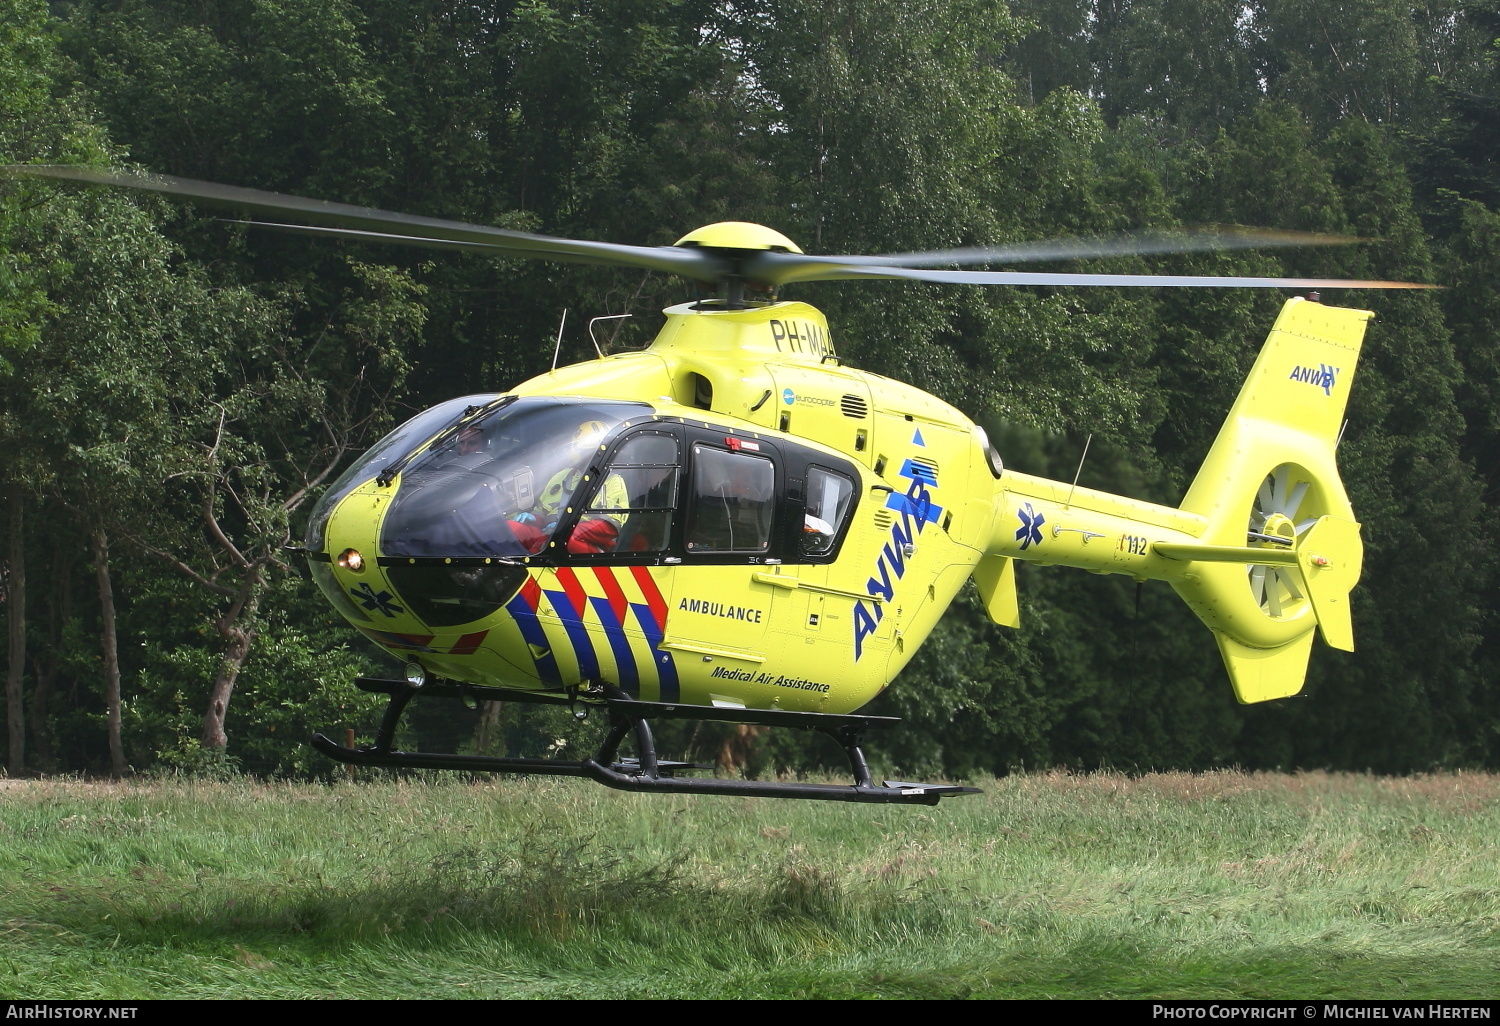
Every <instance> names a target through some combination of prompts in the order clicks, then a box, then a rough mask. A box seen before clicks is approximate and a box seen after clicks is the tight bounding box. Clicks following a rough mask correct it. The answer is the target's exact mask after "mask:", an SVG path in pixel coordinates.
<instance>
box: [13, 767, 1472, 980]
mask: <svg viewBox="0 0 1500 1026" xmlns="http://www.w3.org/2000/svg"><path fill="white" fill-rule="evenodd" d="M982 786H984V787H985V789H986V793H985V794H984V795H982V796H978V797H971V798H959V799H951V800H948V801H945V802H944V803H943V804H942V805H941V806H939V807H937V808H926V807H915V808H894V807H879V806H846V805H840V804H833V803H820V802H789V801H773V800H769V799H753V798H751V799H747V798H709V797H677V798H663V797H660V796H635V795H623V794H618V793H615V792H612V791H607V790H605V789H603V788H600V787H597V786H595V785H591V784H587V783H584V782H582V781H574V780H566V779H562V780H558V779H554V780H546V781H535V780H533V781H518V780H514V779H498V780H493V781H490V780H486V781H484V782H480V783H465V782H461V781H456V780H449V781H438V782H402V783H396V782H375V783H340V784H334V785H312V784H280V783H275V784H259V783H254V782H250V781H243V782H230V783H211V782H196V781H168V782H154V783H146V782H142V783H125V784H116V785H109V784H98V783H83V782H67V781H53V782H28V781H0V865H3V874H0V926H3V930H4V941H3V943H0V997H7V998H28V999H38V998H116V999H129V998H166V997H174V998H203V997H276V998H300V997H346V998H423V997H428V998H431V997H438V998H454V997H476V998H496V997H579V998H605V997H610V998H619V997H654V998H678V997H753V998H760V997H940V998H947V997H963V996H969V997H992V998H1007V997H1027V998H1035V997H1063V998H1083V997H1088V998H1094V997H1120V998H1144V997H1196V998H1227V997H1294V998H1320V997H1321V998H1328V997H1384V998H1398V997H1399V998H1471V999H1472V998H1483V997H1491V996H1493V995H1495V993H1496V991H1497V987H1496V981H1497V980H1500V975H1497V973H1500V840H1497V838H1500V777H1497V776H1493V775H1480V774H1462V775H1434V776H1423V777H1414V778H1403V779H1379V778H1371V777H1361V776H1330V775H1324V774H1304V775H1295V776H1291V775H1260V774H1257V775H1248V774H1241V773H1232V772H1223V773H1212V774H1207V775H1188V774H1157V775H1148V776H1143V777H1134V778H1132V777H1125V776H1118V775H1107V774H1100V775H1092V776H1071V775H1066V774H1062V773H1053V774H1040V775H1028V776H1017V777H1011V778H1007V779H1004V780H998V781H985V782H982Z"/></svg>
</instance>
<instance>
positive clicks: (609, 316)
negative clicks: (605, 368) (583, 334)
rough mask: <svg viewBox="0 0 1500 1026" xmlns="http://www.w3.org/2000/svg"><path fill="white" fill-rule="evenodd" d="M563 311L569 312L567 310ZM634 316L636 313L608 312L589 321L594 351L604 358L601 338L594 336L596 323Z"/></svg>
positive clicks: (600, 357)
mask: <svg viewBox="0 0 1500 1026" xmlns="http://www.w3.org/2000/svg"><path fill="white" fill-rule="evenodd" d="M563 312H564V313H567V311H563ZM634 316H635V314H606V315H605V316H603V317H595V318H594V319H593V320H591V321H589V340H590V341H592V342H593V343H594V352H596V353H598V354H599V359H601V360H602V359H604V350H603V349H600V348H599V340H598V339H597V338H594V325H596V324H598V323H599V322H600V321H618V320H620V319H621V318H624V317H634Z"/></svg>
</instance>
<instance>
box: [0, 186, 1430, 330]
mask: <svg viewBox="0 0 1500 1026" xmlns="http://www.w3.org/2000/svg"><path fill="white" fill-rule="evenodd" d="M4 170H5V173H6V174H7V175H8V176H11V177H23V176H24V177H40V178H52V179H58V180H62V181H71V182H81V183H85V184H94V185H113V186H121V187H124V188H131V189H143V190H147V191H151V192H159V193H164V194H167V195H171V196H180V197H182V198H184V199H190V200H193V201H195V202H199V203H203V204H205V205H208V206H212V207H216V208H219V209H228V210H235V211H240V212H244V213H249V214H254V215H261V216H269V217H272V218H274V219H275V220H271V221H250V222H247V223H249V224H252V225H256V226H258V227H263V228H267V229H271V230H276V231H284V232H286V231H289V232H297V233H303V234H309V235H316V236H321V237H325V238H330V237H331V238H343V239H351V240H359V241H366V242H389V243H398V244H402V245H408V246H423V247H429V248H437V249H456V250H464V251H469V252H477V253H488V254H491V255H496V256H508V257H519V258H528V259H535V260H551V261H558V262H562V263H586V264H602V265H613V266H620V267H636V268H641V269H644V270H650V271H661V272H663V273H667V274H675V275H680V276H682V277H684V278H688V279H690V280H693V281H696V282H700V283H703V284H710V285H714V286H727V287H728V289H729V293H728V294H729V295H730V296H731V302H732V303H734V304H735V305H737V304H738V297H739V296H740V295H741V294H742V289H743V286H745V285H746V284H749V285H752V286H760V287H768V288H775V287H777V286H780V285H786V284H791V283H793V282H810V281H857V280H861V279H883V280H906V281H926V282H939V283H950V284H961V285H1050V286H1079V285H1096V286H1097V285H1107V286H1116V287H1148V286H1156V287H1168V288H1297V289H1309V288H1311V289H1319V288H1360V289H1415V288H1431V287H1433V286H1429V285H1420V284H1415V283H1412V282H1399V281H1368V280H1350V279H1341V278H1274V277H1246V276H1216V275H1158V274H1087V273H1065V272H1032V271H995V270H960V269H955V268H959V267H963V266H967V265H975V264H1005V263H1010V264H1015V263H1030V262H1036V261H1044V260H1076V259H1087V258H1097V257H1111V256H1127V255H1150V254H1165V253H1189V252H1202V251H1208V250H1233V249H1249V248H1271V247H1285V246H1327V245H1347V244H1350V243H1355V242H1361V241H1364V240H1362V239H1357V238H1352V237H1349V236H1341V235H1323V234H1318V233H1311V232H1290V231H1266V230H1260V229H1250V228H1239V227H1230V228H1199V229H1182V230H1176V231H1145V232H1133V233H1122V234H1115V235H1108V236H1104V237H1100V238H1094V239H1055V240H1048V241H1041V242H1025V243H1017V244H1009V245H999V246H978V247H970V248H964V249H947V250H936V251H932V252H925V253H891V254H886V255H879V256H860V255H840V256H816V255H808V254H804V253H802V252H800V251H799V250H798V249H797V247H796V246H795V245H794V244H792V243H791V241H790V240H789V239H787V238H786V237H785V236H783V235H781V234H780V233H778V232H774V231H772V230H771V229H768V228H762V227H761V226H759V225H751V224H747V223H744V222H724V223H721V224H718V225H709V226H707V227H705V228H701V229H699V230H698V231H695V232H693V233H691V234H689V235H687V236H685V237H684V238H682V239H681V240H679V241H678V243H677V244H676V245H673V246H631V245H624V244H621V243H611V242H590V241H585V240H579V239H563V238H558V237H555V236H549V235H537V234H533V233H530V232H519V231H513V230H510V229H505V228H492V227H487V226H484V225H475V224H467V223H464V222H461V221H448V220H443V219H441V218H433V217H422V216H418V215H414V214H400V213H395V212H392V211H388V210H379V209H376V208H373V207H359V206H353V205H350V204H345V203H330V202H328V201H326V200H314V199H307V198H305V197H301V196H289V195H285V194H282V193H274V192H264V191H261V190H258V189H245V188H241V187H238V186H232V185H219V184H217V183H214V182H202V181H196V180H193V179H189V178H176V177H172V176H170V175H155V174H146V173H143V172H137V171H111V170H99V169H94V168H83V167H64V166H55V165H12V166H9V167H7V168H5V169H4ZM288 222H292V223H288Z"/></svg>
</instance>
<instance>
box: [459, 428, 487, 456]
mask: <svg viewBox="0 0 1500 1026" xmlns="http://www.w3.org/2000/svg"><path fill="white" fill-rule="evenodd" d="M484 450H485V445H484V434H483V433H482V432H481V431H480V430H479V429H478V428H477V427H466V428H464V429H463V430H462V431H460V432H459V433H458V454H459V455H460V456H469V455H471V454H473V453H477V452H484Z"/></svg>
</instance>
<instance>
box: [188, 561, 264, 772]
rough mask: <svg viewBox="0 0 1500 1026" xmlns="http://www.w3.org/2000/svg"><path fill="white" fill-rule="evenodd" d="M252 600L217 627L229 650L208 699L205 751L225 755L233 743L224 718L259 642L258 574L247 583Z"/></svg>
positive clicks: (220, 622)
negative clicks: (211, 750)
mask: <svg viewBox="0 0 1500 1026" xmlns="http://www.w3.org/2000/svg"><path fill="white" fill-rule="evenodd" d="M245 587H246V589H248V590H249V592H250V597H249V598H248V599H247V600H246V601H245V602H244V604H243V605H239V604H238V603H237V604H236V605H237V606H238V614H236V613H235V612H233V611H231V612H229V613H227V614H225V616H224V618H223V619H221V620H219V622H218V623H217V624H215V625H214V626H215V627H216V629H217V630H218V632H219V637H221V638H223V639H224V640H225V642H226V643H227V644H226V647H225V649H224V655H223V657H222V658H221V659H220V660H219V672H218V673H217V674H215V675H214V684H213V688H212V689H211V690H210V692H209V696H208V711H207V712H205V713H204V714H203V736H202V738H201V739H200V740H201V742H202V744H203V747H204V748H209V749H217V750H219V751H222V750H223V749H224V746H225V745H227V744H228V743H229V735H228V734H226V733H225V732H224V717H225V714H227V713H228V712H229V696H230V695H232V694H234V683H235V681H237V680H239V676H240V668H241V667H243V666H244V665H245V657H246V656H248V655H249V654H250V645H251V643H252V642H253V641H254V640H255V629H254V627H253V626H251V625H252V624H254V623H255V614H256V611H257V610H258V609H259V608H260V589H261V582H260V575H259V574H258V573H255V574H254V575H253V576H251V577H250V578H249V579H248V580H246V582H245Z"/></svg>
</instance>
